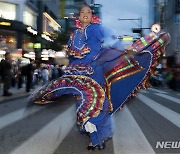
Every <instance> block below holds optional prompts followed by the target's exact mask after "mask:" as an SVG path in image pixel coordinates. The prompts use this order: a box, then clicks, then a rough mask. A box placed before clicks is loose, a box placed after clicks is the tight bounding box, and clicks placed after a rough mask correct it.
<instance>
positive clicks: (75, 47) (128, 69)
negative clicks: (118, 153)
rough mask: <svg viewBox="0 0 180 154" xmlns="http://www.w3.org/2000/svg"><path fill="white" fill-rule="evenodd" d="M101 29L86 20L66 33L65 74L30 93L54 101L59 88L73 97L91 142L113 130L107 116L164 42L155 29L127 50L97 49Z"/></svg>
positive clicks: (137, 84) (141, 80) (131, 91)
mask: <svg viewBox="0 0 180 154" xmlns="http://www.w3.org/2000/svg"><path fill="white" fill-rule="evenodd" d="M104 34H105V33H104V29H103V26H101V25H100V24H90V25H88V26H87V27H86V28H85V29H84V30H83V31H82V30H80V29H77V30H76V31H75V32H74V34H73V35H72V36H71V37H70V40H69V42H68V45H69V60H70V62H69V65H68V66H67V67H66V69H65V73H66V75H64V76H62V77H61V78H59V79H57V80H54V81H52V82H51V83H49V84H47V85H44V86H43V87H41V89H40V90H38V91H36V92H34V94H32V95H31V96H30V101H33V102H35V103H38V104H46V103H50V102H53V101H54V100H56V98H57V97H60V96H61V95H63V94H73V95H74V96H76V98H77V105H76V106H77V111H76V113H77V124H78V126H79V128H80V130H81V131H85V132H88V133H89V135H90V139H91V142H92V146H93V147H95V146H96V145H98V146H99V147H100V148H101V147H103V143H104V142H105V141H106V140H108V139H109V138H110V137H111V136H112V134H113V124H112V119H111V116H112V114H113V113H115V112H116V111H117V110H118V109H119V108H122V106H123V104H124V103H125V102H126V101H127V100H128V99H129V98H130V97H132V96H134V95H135V93H136V91H137V90H139V89H142V88H146V87H147V86H148V82H147V80H148V77H149V76H150V74H151V73H152V70H153V68H154V67H155V66H156V65H157V64H158V61H159V59H160V58H161V57H162V55H163V51H164V47H165V45H166V44H167V43H168V42H169V35H168V34H167V33H158V34H156V33H154V32H151V33H150V34H149V35H146V36H145V37H142V38H141V39H140V40H137V41H136V42H134V43H133V44H132V47H133V49H132V51H131V54H129V53H126V51H123V52H122V51H119V50H117V49H115V48H105V49H102V47H101V46H102V43H103V40H104Z"/></svg>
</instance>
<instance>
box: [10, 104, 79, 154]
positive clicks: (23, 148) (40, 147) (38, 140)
mask: <svg viewBox="0 0 180 154" xmlns="http://www.w3.org/2000/svg"><path fill="white" fill-rule="evenodd" d="M75 122H76V109H75V105H72V106H71V107H69V108H68V109H67V110H66V111H64V112H63V113H61V114H60V115H59V116H58V117H56V118H55V119H54V120H52V121H51V122H49V123H48V124H47V125H46V126H45V127H43V128H42V129H41V130H40V131H39V132H38V133H36V134H34V135H33V136H32V137H31V138H30V139H29V140H27V141H26V142H24V143H23V144H22V145H20V146H19V147H17V148H16V149H15V150H14V151H12V152H11V154H53V153H54V151H55V150H56V149H57V147H58V146H59V145H60V144H61V142H62V141H63V139H64V138H65V137H66V135H67V134H68V133H69V131H70V130H71V129H72V127H73V126H74V124H75Z"/></svg>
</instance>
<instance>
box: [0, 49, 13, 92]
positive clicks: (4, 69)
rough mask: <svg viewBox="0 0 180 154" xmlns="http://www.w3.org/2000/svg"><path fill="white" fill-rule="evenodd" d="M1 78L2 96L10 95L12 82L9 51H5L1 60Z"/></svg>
mask: <svg viewBox="0 0 180 154" xmlns="http://www.w3.org/2000/svg"><path fill="white" fill-rule="evenodd" d="M0 65H1V78H2V82H3V92H4V93H3V96H11V95H12V93H11V92H9V89H10V87H11V83H12V77H13V76H12V74H13V73H12V58H11V54H10V53H9V52H6V53H5V59H2V60H1V64H0Z"/></svg>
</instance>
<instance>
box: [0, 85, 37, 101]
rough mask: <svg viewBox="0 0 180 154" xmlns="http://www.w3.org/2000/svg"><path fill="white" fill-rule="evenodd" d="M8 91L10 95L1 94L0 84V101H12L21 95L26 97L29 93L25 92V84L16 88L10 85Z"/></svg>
mask: <svg viewBox="0 0 180 154" xmlns="http://www.w3.org/2000/svg"><path fill="white" fill-rule="evenodd" d="M34 90H35V89H32V90H31V91H32V92H33V91H34ZM9 92H11V93H13V95H12V96H3V85H2V84H0V103H2V102H5V101H12V100H15V99H19V98H23V97H28V96H29V95H30V93H28V92H26V87H25V85H23V86H22V88H20V89H18V88H17V87H12V88H10V90H9Z"/></svg>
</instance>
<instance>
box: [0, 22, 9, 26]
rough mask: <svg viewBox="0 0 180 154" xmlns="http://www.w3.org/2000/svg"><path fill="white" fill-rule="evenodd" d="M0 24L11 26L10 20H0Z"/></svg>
mask: <svg viewBox="0 0 180 154" xmlns="http://www.w3.org/2000/svg"><path fill="white" fill-rule="evenodd" d="M0 25H2V26H11V23H10V22H0Z"/></svg>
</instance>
